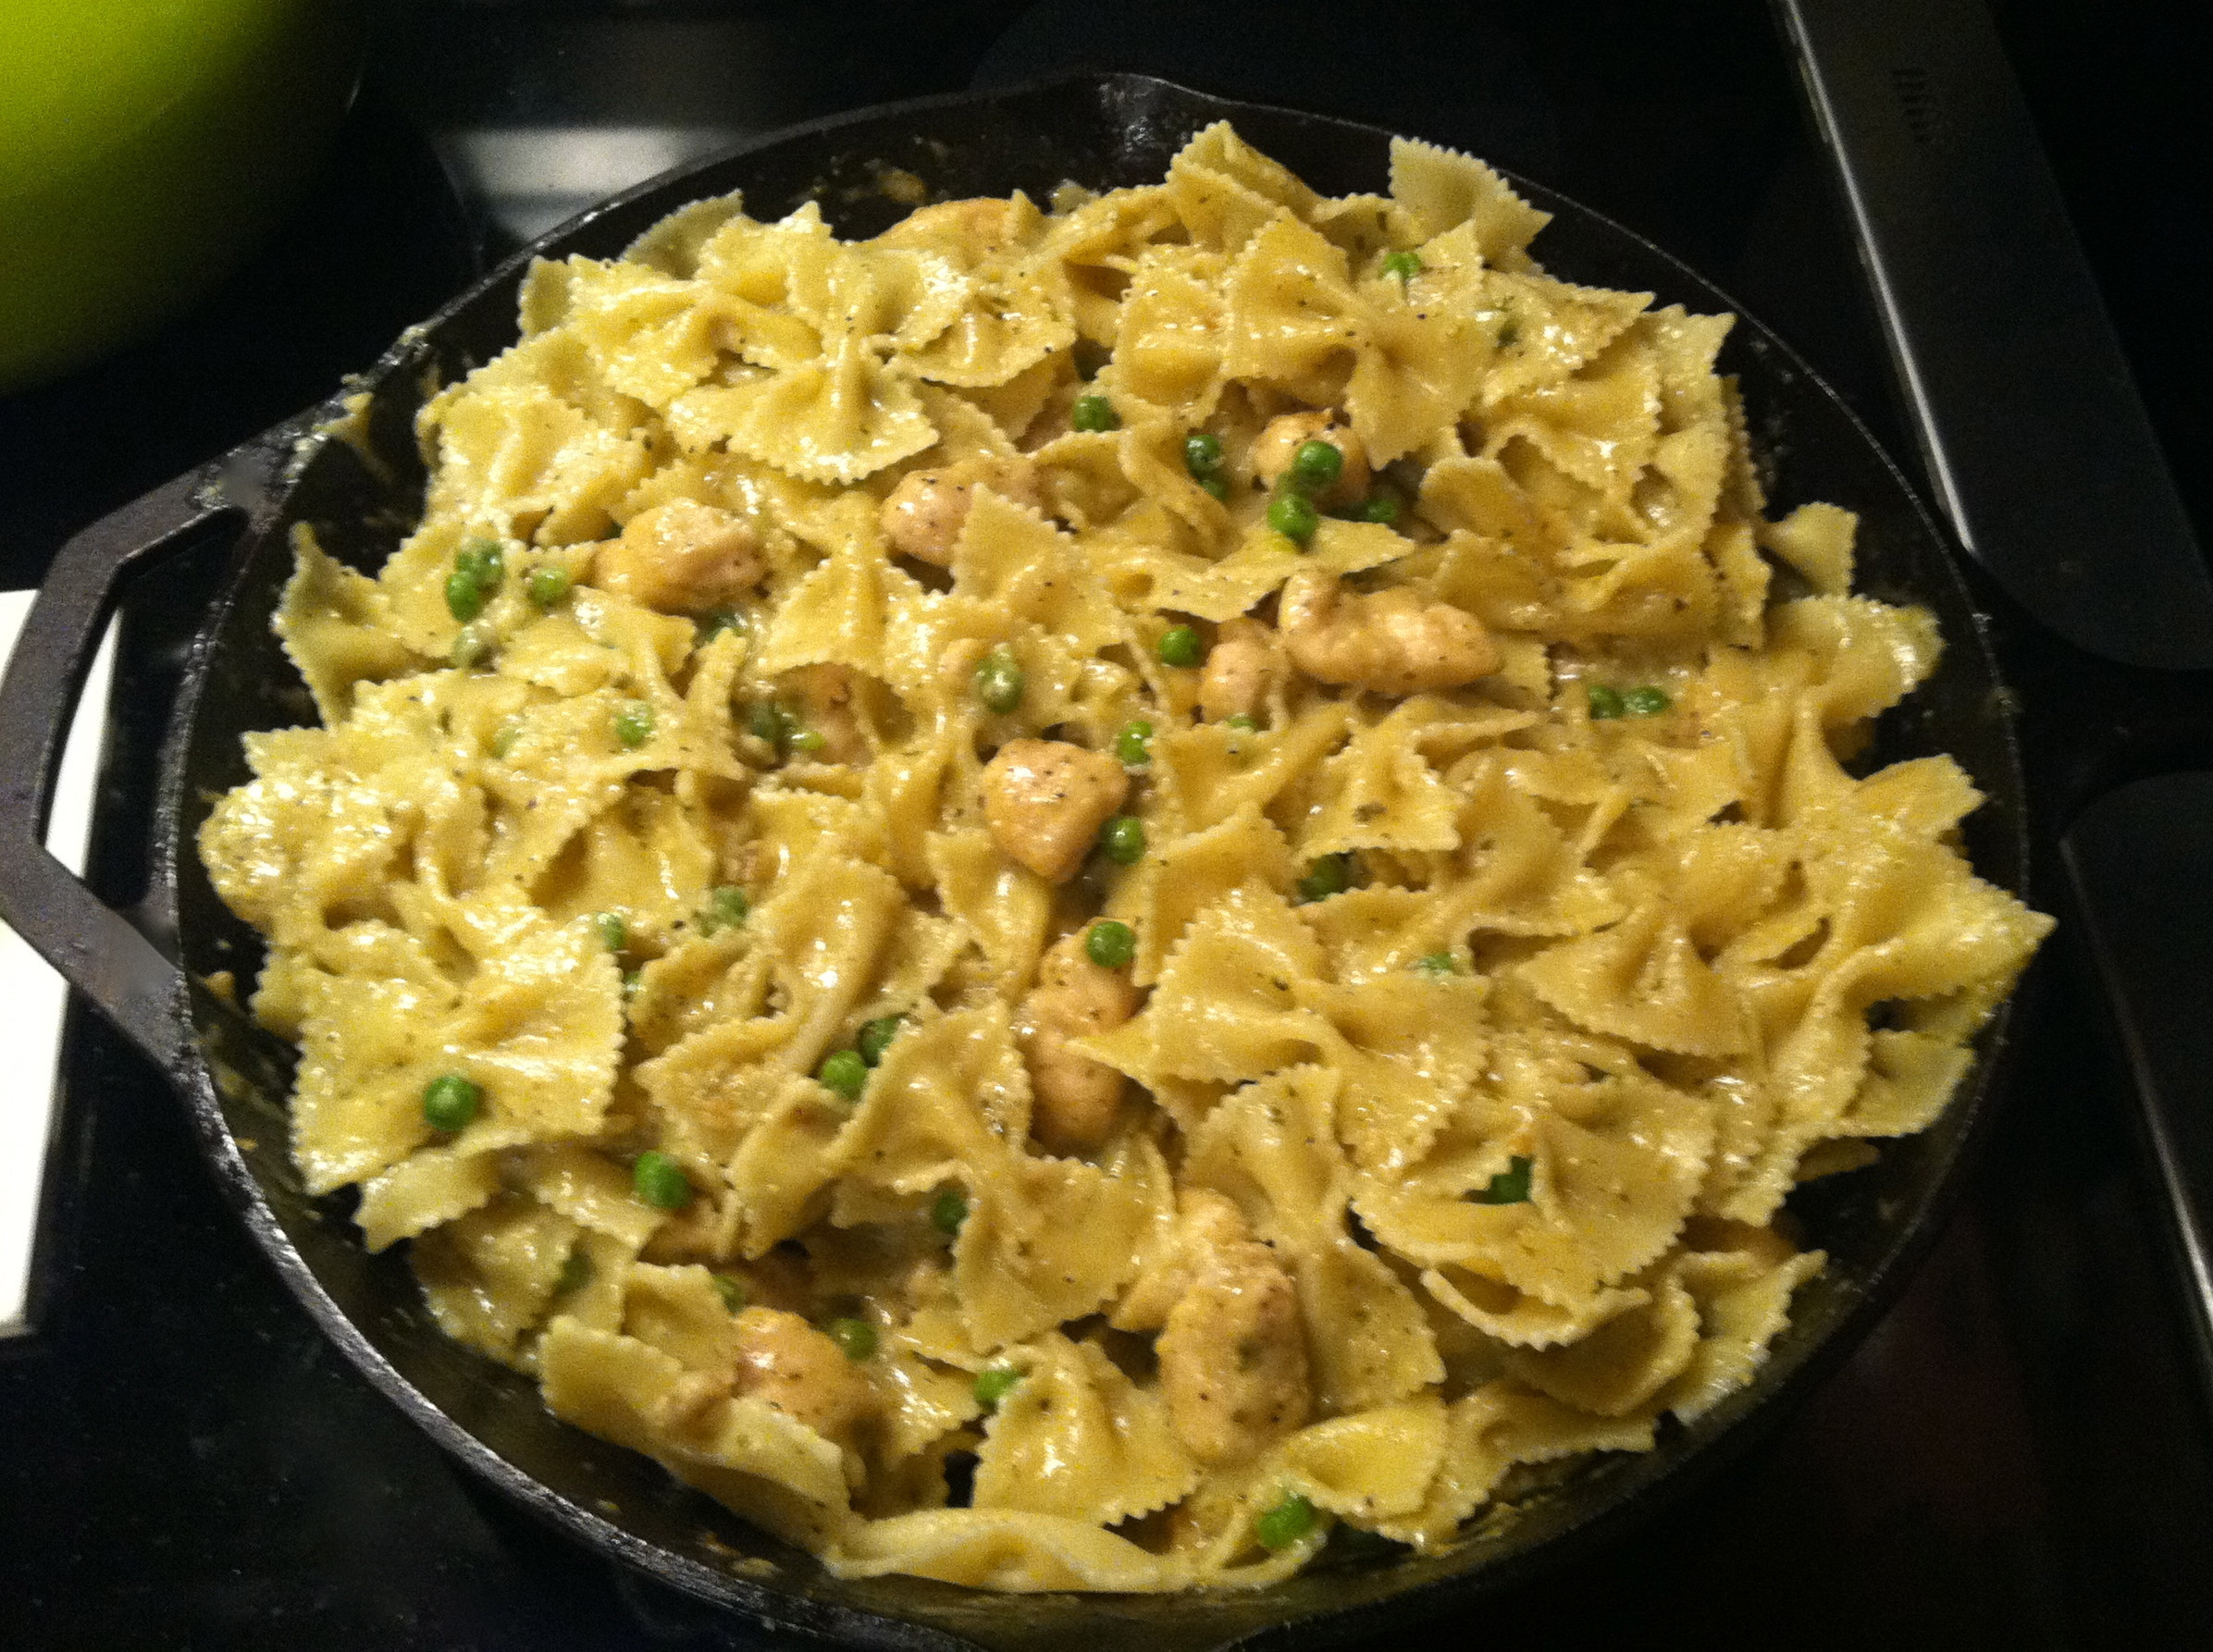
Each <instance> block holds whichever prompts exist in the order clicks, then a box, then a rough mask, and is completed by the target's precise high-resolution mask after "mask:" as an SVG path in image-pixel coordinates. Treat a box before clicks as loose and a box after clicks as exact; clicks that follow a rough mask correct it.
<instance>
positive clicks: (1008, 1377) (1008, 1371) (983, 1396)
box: [974, 1365, 1022, 1412]
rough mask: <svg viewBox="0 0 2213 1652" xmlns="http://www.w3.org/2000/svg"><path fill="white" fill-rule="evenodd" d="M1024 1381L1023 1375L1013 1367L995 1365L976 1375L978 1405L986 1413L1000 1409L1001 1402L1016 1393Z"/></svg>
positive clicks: (975, 1390)
mask: <svg viewBox="0 0 2213 1652" xmlns="http://www.w3.org/2000/svg"><path fill="white" fill-rule="evenodd" d="M1021 1380H1022V1374H1021V1373H1020V1372H1019V1371H1017V1370H1016V1369H1015V1368H1014V1367H1013V1366H1011V1365H994V1366H992V1367H991V1368H990V1369H989V1370H987V1371H979V1372H977V1373H976V1386H975V1389H974V1392H975V1396H976V1403H977V1404H978V1405H980V1406H982V1407H983V1409H984V1411H985V1412H995V1411H997V1410H998V1409H999V1401H1000V1400H1002V1399H1006V1398H1007V1396H1008V1395H1009V1394H1011V1393H1013V1392H1014V1390H1015V1387H1016V1386H1017V1385H1019V1384H1020V1382H1021Z"/></svg>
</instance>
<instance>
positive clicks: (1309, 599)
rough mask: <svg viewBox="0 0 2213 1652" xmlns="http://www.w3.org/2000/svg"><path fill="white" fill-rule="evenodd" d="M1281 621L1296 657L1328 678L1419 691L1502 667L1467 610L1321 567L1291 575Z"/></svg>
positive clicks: (1468, 679)
mask: <svg viewBox="0 0 2213 1652" xmlns="http://www.w3.org/2000/svg"><path fill="white" fill-rule="evenodd" d="M1277 624H1278V626H1279V628H1280V632H1281V634H1282V637H1283V646H1284V647H1285V648H1287V649H1288V650H1289V651H1290V654H1291V658H1292V662H1293V663H1294V664H1296V665H1297V666H1298V668H1299V669H1300V670H1301V671H1303V672H1305V673H1306V674H1307V675H1308V676H1310V677H1313V678H1315V679H1316V680H1317V681H1318V682H1322V683H1341V684H1350V685H1353V686H1356V687H1360V688H1369V689H1374V690H1376V691H1377V692H1378V693H1381V694H1419V693H1422V692H1423V691H1425V690H1428V689H1434V688H1457V687H1459V686H1460V685H1461V684H1465V683H1473V682H1475V681H1476V680H1477V678H1478V677H1488V676H1489V675H1490V673H1491V672H1495V671H1497V670H1498V669H1499V651H1498V648H1497V647H1496V646H1495V645H1493V644H1492V642H1491V640H1490V633H1489V632H1487V631H1485V630H1484V629H1483V622H1482V621H1480V620H1478V619H1477V618H1476V617H1475V616H1474V615H1473V614H1471V613H1468V612H1466V611H1465V610H1463V609H1457V608H1454V607H1453V606H1452V604H1450V603H1447V602H1424V601H1423V600H1422V599H1421V598H1418V597H1416V595H1415V594H1414V593H1413V592H1412V591H1406V590H1388V591H1378V592H1377V593H1375V594H1374V595H1373V596H1368V597H1360V596H1355V595H1354V594H1353V593H1352V592H1350V591H1347V590H1346V589H1345V588H1344V587H1343V586H1341V584H1339V583H1338V581H1337V579H1336V578H1335V576H1334V575H1331V574H1329V573H1323V572H1321V571H1320V570H1318V569H1309V570H1306V571H1304V572H1303V573H1294V574H1292V576H1291V579H1290V581H1289V582H1288V583H1287V584H1286V585H1285V586H1284V587H1283V595H1282V598H1281V601H1280V605H1279V607H1278V609H1277Z"/></svg>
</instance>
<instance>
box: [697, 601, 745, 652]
mask: <svg viewBox="0 0 2213 1652" xmlns="http://www.w3.org/2000/svg"><path fill="white" fill-rule="evenodd" d="M692 624H693V626H694V627H695V629H696V632H697V635H694V637H693V638H692V647H695V648H698V647H705V646H706V645H707V644H709V643H711V642H712V641H714V639H715V638H716V637H718V636H720V635H723V632H725V631H735V632H736V633H737V634H738V635H740V636H743V635H745V634H746V631H747V628H748V627H747V624H746V616H745V615H743V614H741V613H739V612H738V611H737V610H736V609H735V608H711V609H709V610H707V611H706V612H705V613H703V614H701V615H700V616H699V618H698V619H697V620H695V621H693V622H692Z"/></svg>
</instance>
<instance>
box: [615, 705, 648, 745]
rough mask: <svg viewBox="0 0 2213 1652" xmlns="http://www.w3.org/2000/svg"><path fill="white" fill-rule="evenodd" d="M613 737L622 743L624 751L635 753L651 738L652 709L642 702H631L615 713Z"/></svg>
mask: <svg viewBox="0 0 2213 1652" xmlns="http://www.w3.org/2000/svg"><path fill="white" fill-rule="evenodd" d="M614 737H615V738H616V739H617V740H620V741H621V742H622V743H623V749H624V750H625V751H636V750H637V748H638V747H639V746H643V745H644V744H645V743H646V742H647V741H649V740H650V739H651V738H653V708H652V707H650V706H649V705H647V704H646V702H645V701H643V700H632V701H631V702H630V703H629V704H628V705H627V706H624V708H623V709H621V710H620V711H617V712H616V713H615V714H614Z"/></svg>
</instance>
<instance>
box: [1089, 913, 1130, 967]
mask: <svg viewBox="0 0 2213 1652" xmlns="http://www.w3.org/2000/svg"><path fill="white" fill-rule="evenodd" d="M1083 955H1084V956H1085V957H1087V958H1089V959H1090V960H1091V961H1092V962H1093V963H1094V964H1096V965H1097V966H1098V967H1099V968H1102V969H1127V968H1129V967H1130V961H1131V959H1132V958H1134V957H1136V956H1137V931H1135V930H1133V929H1131V927H1130V926H1129V925H1128V924H1126V923H1118V922H1116V921H1115V920H1114V919H1113V918H1101V919H1100V920H1099V921H1098V922H1097V923H1094V924H1093V925H1092V926H1091V929H1090V931H1088V932H1087V933H1086V934H1085V935H1084V937H1083Z"/></svg>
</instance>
